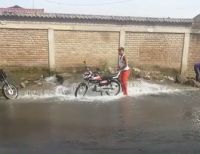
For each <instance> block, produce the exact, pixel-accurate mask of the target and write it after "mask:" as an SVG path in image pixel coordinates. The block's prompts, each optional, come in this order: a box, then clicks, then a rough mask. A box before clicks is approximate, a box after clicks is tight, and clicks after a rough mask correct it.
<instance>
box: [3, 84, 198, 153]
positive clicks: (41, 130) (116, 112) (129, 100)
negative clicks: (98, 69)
mask: <svg viewBox="0 0 200 154" xmlns="http://www.w3.org/2000/svg"><path fill="white" fill-rule="evenodd" d="M129 87H130V90H129V91H130V96H129V97H123V96H122V95H120V96H116V97H109V96H98V95H97V94H96V95H91V96H90V95H88V96H86V97H85V98H81V99H75V98H74V96H73V90H71V89H73V88H72V87H71V88H66V89H64V93H65V96H63V95H62V94H61V93H62V92H61V93H59V92H58V91H60V90H58V88H61V87H57V89H56V90H58V91H56V90H54V91H53V90H52V91H50V90H49V91H47V90H46V91H45V90H43V92H41V91H39V92H37V91H29V92H25V91H24V92H21V94H20V96H19V98H18V99H17V100H14V101H13V100H12V101H11V100H5V99H4V98H1V99H0V153H15V154H16V153H17V154H18V153H19V154H27V153H29V154H32V153H42V154H55V153H59V154H61V153H63V154H64V153H72V154H79V153H80V154H86V153H87V154H94V153H95V154H96V153H99V154H103V153H106V154H115V153H117V154H132V153H137V154H140V153H141V154H143V153H150V154H155V153H164V154H169V153H174V154H177V153H181V154H183V153H185V154H191V153H192V154H195V153H197V154H199V152H200V91H199V90H197V89H193V88H190V87H182V86H178V85H163V84H155V83H154V84H153V83H148V82H146V81H136V82H134V84H130V86H129ZM61 89H62V88H61ZM70 90H71V92H70ZM41 93H42V94H41Z"/></svg>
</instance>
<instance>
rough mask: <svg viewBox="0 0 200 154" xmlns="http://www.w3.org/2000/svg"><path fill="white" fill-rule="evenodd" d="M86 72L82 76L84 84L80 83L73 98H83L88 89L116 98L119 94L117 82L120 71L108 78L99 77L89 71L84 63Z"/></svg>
mask: <svg viewBox="0 0 200 154" xmlns="http://www.w3.org/2000/svg"><path fill="white" fill-rule="evenodd" d="M84 64H85V67H86V71H85V72H84V73H83V74H82V75H83V79H84V80H85V81H84V82H81V83H80V84H79V85H78V86H77V88H76V90H75V97H82V96H85V94H86V93H87V91H88V89H92V91H93V92H99V93H100V94H101V95H103V93H106V94H107V95H109V96H116V95H118V94H119V92H120V89H121V87H120V82H119V80H118V78H119V75H120V71H119V72H116V73H115V74H112V75H110V76H101V75H100V74H99V72H93V71H91V70H90V69H89V68H88V67H87V65H86V62H85V61H84Z"/></svg>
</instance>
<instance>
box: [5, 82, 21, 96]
mask: <svg viewBox="0 0 200 154" xmlns="http://www.w3.org/2000/svg"><path fill="white" fill-rule="evenodd" d="M2 93H3V95H4V96H5V97H6V98H7V99H16V98H17V96H18V90H17V88H16V87H15V86H14V85H12V84H5V85H4V86H3V88H2Z"/></svg>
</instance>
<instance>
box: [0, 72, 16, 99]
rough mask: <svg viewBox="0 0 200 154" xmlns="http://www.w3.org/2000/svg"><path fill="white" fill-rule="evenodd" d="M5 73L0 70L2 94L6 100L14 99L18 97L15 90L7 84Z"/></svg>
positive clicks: (11, 85)
mask: <svg viewBox="0 0 200 154" xmlns="http://www.w3.org/2000/svg"><path fill="white" fill-rule="evenodd" d="M6 78H7V75H6V73H5V72H4V71H3V70H2V69H0V82H2V83H3V86H2V93H3V95H4V96H5V97H6V98H7V99H16V98H17V96H18V90H17V88H16V87H15V86H14V85H13V84H10V83H9V82H8V80H7V79H6Z"/></svg>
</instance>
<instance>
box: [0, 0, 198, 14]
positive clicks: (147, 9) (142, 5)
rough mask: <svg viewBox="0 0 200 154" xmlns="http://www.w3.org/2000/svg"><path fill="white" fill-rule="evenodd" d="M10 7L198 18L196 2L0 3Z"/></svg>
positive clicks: (4, 0) (10, 0) (16, 0)
mask: <svg viewBox="0 0 200 154" xmlns="http://www.w3.org/2000/svg"><path fill="white" fill-rule="evenodd" d="M33 2H34V3H33ZM13 5H19V6H21V7H25V8H33V7H35V8H44V9H45V12H53V13H75V14H93V15H119V16H142V17H175V18H193V17H195V16H196V15H198V14H200V0H100V1H98V0H0V7H10V6H13Z"/></svg>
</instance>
